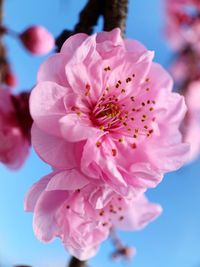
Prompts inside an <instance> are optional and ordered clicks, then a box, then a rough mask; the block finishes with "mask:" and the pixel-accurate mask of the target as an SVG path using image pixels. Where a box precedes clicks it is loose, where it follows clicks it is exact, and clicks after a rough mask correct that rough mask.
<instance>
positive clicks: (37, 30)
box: [19, 26, 55, 55]
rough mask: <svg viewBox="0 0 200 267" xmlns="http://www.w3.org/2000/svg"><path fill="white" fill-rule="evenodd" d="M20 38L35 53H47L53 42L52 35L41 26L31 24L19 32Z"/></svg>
mask: <svg viewBox="0 0 200 267" xmlns="http://www.w3.org/2000/svg"><path fill="white" fill-rule="evenodd" d="M19 37H20V40H21V42H22V43H23V45H24V46H25V48H26V49H28V51H29V52H31V53H33V54H35V55H42V54H46V53H49V52H50V51H51V50H52V49H53V47H54V44H55V40H54V37H53V36H52V34H51V33H50V32H48V31H47V29H46V28H44V27H42V26H32V27H29V28H28V29H26V30H25V31H24V32H22V33H21V34H20V36H19Z"/></svg>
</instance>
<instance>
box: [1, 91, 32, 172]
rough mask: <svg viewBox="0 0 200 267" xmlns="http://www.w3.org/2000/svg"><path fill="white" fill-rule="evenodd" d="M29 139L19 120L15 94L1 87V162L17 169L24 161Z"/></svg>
mask: <svg viewBox="0 0 200 267" xmlns="http://www.w3.org/2000/svg"><path fill="white" fill-rule="evenodd" d="M28 150H29V141H28V139H27V136H25V135H24V133H23V130H22V128H21V125H20V122H19V120H18V117H17V114H16V110H15V106H14V103H13V96H11V94H10V92H9V90H8V89H7V90H4V89H0V162H1V163H3V164H5V165H6V166H7V167H8V168H11V169H17V168H19V167H21V165H22V164H23V163H24V161H25V159H26V157H27V155H28Z"/></svg>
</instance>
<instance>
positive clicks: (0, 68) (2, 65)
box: [0, 0, 10, 84]
mask: <svg viewBox="0 0 200 267" xmlns="http://www.w3.org/2000/svg"><path fill="white" fill-rule="evenodd" d="M3 3H4V1H3V0H0V26H2V24H3ZM2 28H3V27H2ZM2 39H3V33H2V32H0V84H2V83H4V82H5V79H6V74H7V73H8V70H9V68H10V66H9V63H8V61H7V58H6V49H5V47H4V44H3V40H2Z"/></svg>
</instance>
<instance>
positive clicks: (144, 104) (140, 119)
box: [75, 66, 156, 156]
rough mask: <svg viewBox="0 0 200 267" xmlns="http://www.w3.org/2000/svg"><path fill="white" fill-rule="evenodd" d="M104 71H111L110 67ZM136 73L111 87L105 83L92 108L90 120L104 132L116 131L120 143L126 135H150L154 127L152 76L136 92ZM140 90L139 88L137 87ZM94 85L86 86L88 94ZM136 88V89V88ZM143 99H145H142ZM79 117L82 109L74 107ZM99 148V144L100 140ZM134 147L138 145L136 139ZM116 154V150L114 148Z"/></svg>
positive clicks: (88, 95)
mask: <svg viewBox="0 0 200 267" xmlns="http://www.w3.org/2000/svg"><path fill="white" fill-rule="evenodd" d="M104 71H105V72H107V73H109V72H110V71H111V67H110V66H106V67H105V68H104ZM135 78H136V74H135V73H132V74H131V75H129V76H127V77H126V78H125V79H124V80H118V81H117V82H116V83H115V84H114V85H112V86H110V85H109V86H106V87H105V89H104V91H103V93H102V95H101V97H100V98H99V100H98V101H97V103H96V104H95V105H94V106H93V107H92V108H91V112H90V114H89V117H90V120H91V122H92V124H93V125H94V126H95V127H98V128H99V129H100V130H102V131H109V132H111V133H112V132H115V133H118V134H120V135H121V138H119V140H118V141H119V142H120V143H123V137H126V136H128V137H132V138H134V140H136V139H137V138H138V137H139V136H143V137H150V136H151V135H152V134H153V132H154V129H153V127H152V125H153V122H154V121H155V116H154V109H155V104H156V102H155V100H154V99H152V98H151V97H149V95H150V93H149V92H150V91H151V90H150V86H149V85H150V84H149V82H150V79H149V78H146V79H145V81H144V82H143V84H142V85H140V86H141V90H140V92H139V94H135V95H134V80H135ZM136 89H137V88H136ZM91 90H92V88H91V85H89V84H86V85H85V97H86V98H89V97H90V92H91ZM135 91H136V90H135ZM140 98H141V99H142V100H140ZM75 111H76V113H77V115H78V116H80V115H81V112H80V111H79V110H75ZM96 145H97V147H99V146H100V142H98V143H97V144H96ZM132 148H136V143H135V142H133V146H132ZM112 154H113V156H115V155H116V151H114V150H113V151H112Z"/></svg>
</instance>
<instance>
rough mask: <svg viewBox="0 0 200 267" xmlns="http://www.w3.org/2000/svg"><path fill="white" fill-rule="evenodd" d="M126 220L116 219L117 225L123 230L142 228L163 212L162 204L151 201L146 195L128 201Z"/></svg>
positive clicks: (115, 223)
mask: <svg viewBox="0 0 200 267" xmlns="http://www.w3.org/2000/svg"><path fill="white" fill-rule="evenodd" d="M126 205H127V207H126V208H127V209H126V212H125V215H124V220H121V221H119V220H116V221H115V222H114V225H115V227H117V228H120V229H123V230H128V231H130V230H141V229H143V228H144V227H145V226H146V225H147V224H148V223H150V222H151V221H153V220H155V219H156V218H157V217H158V216H159V215H160V214H161V212H162V208H161V206H160V205H157V204H152V203H150V202H149V201H148V200H147V198H146V197H145V196H144V195H141V196H139V197H138V198H136V199H135V200H134V199H133V200H132V202H129V201H127V204H126Z"/></svg>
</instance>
